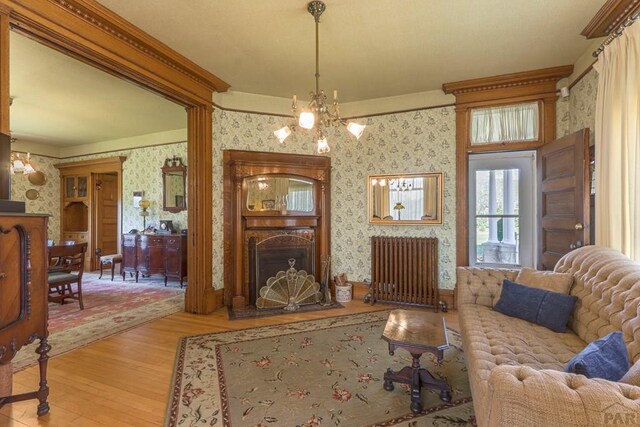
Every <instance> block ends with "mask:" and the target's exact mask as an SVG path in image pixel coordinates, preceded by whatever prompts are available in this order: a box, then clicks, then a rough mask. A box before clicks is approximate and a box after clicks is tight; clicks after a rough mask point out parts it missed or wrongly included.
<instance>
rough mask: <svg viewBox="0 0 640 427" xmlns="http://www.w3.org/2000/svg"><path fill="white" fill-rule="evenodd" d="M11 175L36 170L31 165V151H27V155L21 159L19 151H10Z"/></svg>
mask: <svg viewBox="0 0 640 427" xmlns="http://www.w3.org/2000/svg"><path fill="white" fill-rule="evenodd" d="M9 170H10V171H11V175H15V174H17V173H23V174H25V175H27V174H30V173H34V172H35V171H36V170H35V169H34V168H33V166H32V165H31V153H27V157H26V158H24V159H22V158H21V157H20V153H11V161H10V164H9Z"/></svg>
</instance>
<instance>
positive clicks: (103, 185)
mask: <svg viewBox="0 0 640 427" xmlns="http://www.w3.org/2000/svg"><path fill="white" fill-rule="evenodd" d="M93 183H94V185H95V191H94V192H93V195H94V198H95V203H94V204H93V206H94V209H95V213H94V215H93V218H95V220H96V223H95V226H94V228H93V229H94V230H95V233H96V235H95V239H94V240H93V241H94V242H95V243H94V244H95V248H94V251H93V253H92V254H91V258H92V260H93V262H92V270H96V269H97V268H99V267H100V266H99V264H98V263H99V257H97V256H95V251H96V250H98V249H100V253H101V254H102V255H110V254H117V253H118V252H119V251H118V208H119V206H120V200H118V175H117V174H108V173H101V174H95V175H94V176H93Z"/></svg>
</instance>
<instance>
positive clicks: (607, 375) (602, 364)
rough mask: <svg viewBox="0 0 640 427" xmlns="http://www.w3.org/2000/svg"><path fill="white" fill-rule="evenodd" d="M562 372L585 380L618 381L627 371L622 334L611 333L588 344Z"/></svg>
mask: <svg viewBox="0 0 640 427" xmlns="http://www.w3.org/2000/svg"><path fill="white" fill-rule="evenodd" d="M564 370H565V372H571V373H573V374H580V375H584V376H585V377H587V378H604V379H605V380H609V381H618V380H620V379H621V378H622V377H623V376H624V374H626V373H627V371H628V370H629V355H628V354H627V348H626V347H625V345H624V339H623V338H622V332H619V331H616V332H611V333H610V334H609V335H607V336H606V337H604V338H600V339H599V340H596V341H594V342H592V343H590V344H589V345H588V346H586V347H585V349H584V350H582V351H581V352H580V353H578V354H576V355H575V356H574V357H573V358H572V359H571V360H570V361H569V363H568V364H567V366H566V367H565V369H564Z"/></svg>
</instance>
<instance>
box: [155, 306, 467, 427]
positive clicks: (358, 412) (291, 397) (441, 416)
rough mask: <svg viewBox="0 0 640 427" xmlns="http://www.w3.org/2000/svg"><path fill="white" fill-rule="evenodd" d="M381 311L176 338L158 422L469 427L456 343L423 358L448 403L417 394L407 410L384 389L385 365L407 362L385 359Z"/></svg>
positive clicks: (396, 393)
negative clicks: (444, 386) (418, 407)
mask: <svg viewBox="0 0 640 427" xmlns="http://www.w3.org/2000/svg"><path fill="white" fill-rule="evenodd" d="M388 314H389V312H388V311H383V312H373V313H366V314H358V315H346V316H338V317H329V318H326V319H321V320H311V321H303V322H295V323H289V324H285V325H276V326H267V327H261V328H253V329H244V330H238V331H232V332H221V333H212V334H204V335H196V336H190V337H183V338H181V340H180V342H179V344H178V350H177V355H176V364H175V371H174V378H173V381H172V386H171V392H170V396H169V402H168V405H167V413H166V416H165V426H167V427H175V426H255V427H263V426H281V425H282V426H318V425H332V426H392V425H400V424H402V425H438V426H449V425H456V426H467V425H468V426H474V425H475V416H474V413H473V404H472V402H471V392H470V388H469V380H468V375H467V370H466V366H465V363H464V354H463V352H462V348H461V338H460V336H459V335H458V334H457V333H456V332H454V331H451V330H449V341H450V348H449V349H448V350H446V351H445V359H444V360H443V361H442V362H441V363H438V362H437V361H436V360H435V358H434V357H433V356H431V355H428V354H424V355H423V356H422V359H421V362H422V365H423V366H428V367H429V369H430V371H431V372H432V373H433V374H434V375H436V376H437V377H446V378H447V379H448V381H449V384H450V385H451V387H452V400H451V403H450V404H445V403H444V402H442V401H441V400H440V398H439V393H438V392H436V391H432V390H428V389H423V391H422V403H423V405H424V408H425V409H424V411H423V412H422V413H420V414H415V415H414V414H413V413H412V412H411V411H410V409H409V404H410V395H409V386H407V385H399V386H398V385H397V386H396V387H395V390H393V391H391V392H387V391H385V390H384V389H383V383H384V380H383V375H384V372H385V371H386V369H387V368H389V367H390V368H392V369H393V370H399V369H401V368H402V367H404V366H407V365H410V364H411V356H410V355H409V354H408V353H407V352H406V351H404V350H397V351H396V352H395V355H394V356H390V355H389V351H388V346H387V343H386V342H385V341H383V340H382V339H381V335H382V331H383V329H384V325H385V323H386V320H387V317H388Z"/></svg>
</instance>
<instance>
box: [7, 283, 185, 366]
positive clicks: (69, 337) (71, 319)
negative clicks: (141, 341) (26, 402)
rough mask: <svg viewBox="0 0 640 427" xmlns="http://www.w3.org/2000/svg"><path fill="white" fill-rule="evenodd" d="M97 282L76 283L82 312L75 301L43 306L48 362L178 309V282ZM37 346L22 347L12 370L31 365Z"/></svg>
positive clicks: (181, 303)
mask: <svg viewBox="0 0 640 427" xmlns="http://www.w3.org/2000/svg"><path fill="white" fill-rule="evenodd" d="M107 276H108V278H106V279H105V278H104V277H105V276H103V279H98V274H96V273H85V274H84V276H83V281H82V295H83V300H84V310H80V307H79V305H78V302H77V301H75V300H68V301H67V302H65V304H58V303H49V305H48V307H49V344H50V345H51V350H50V351H49V356H50V357H55V356H58V355H60V354H63V353H66V352H69V351H71V350H75V349H77V348H80V347H84V346H86V345H88V344H91V343H92V342H95V341H98V340H101V339H103V338H106V337H108V336H110V335H114V334H117V333H119V332H123V331H125V330H127V329H131V328H133V327H135V326H138V325H140V324H142V323H146V322H149V321H151V320H155V319H159V318H161V317H165V316H168V315H170V314H173V313H177V312H178V311H180V310H183V309H184V289H180V287H179V286H180V284H179V283H177V282H176V283H172V282H169V286H167V287H165V286H164V279H163V278H162V277H160V276H151V277H149V278H145V279H141V280H140V283H136V282H135V280H134V279H129V278H127V280H126V281H124V282H123V281H122V277H117V276H116V279H115V280H114V281H113V282H112V281H111V278H110V275H107ZM38 343H39V341H36V342H35V343H33V344H31V345H28V346H25V347H23V348H22V349H21V350H20V351H19V352H18V354H17V355H16V357H15V358H14V359H13V370H14V372H15V371H20V370H22V369H25V368H28V367H29V366H32V365H34V364H36V363H37V360H38V354H37V353H36V352H35V349H36V348H37V347H38Z"/></svg>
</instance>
